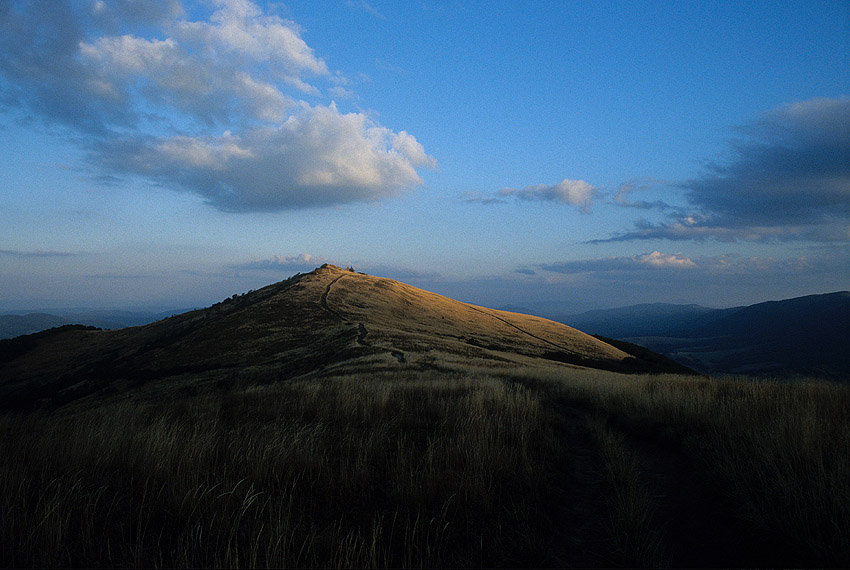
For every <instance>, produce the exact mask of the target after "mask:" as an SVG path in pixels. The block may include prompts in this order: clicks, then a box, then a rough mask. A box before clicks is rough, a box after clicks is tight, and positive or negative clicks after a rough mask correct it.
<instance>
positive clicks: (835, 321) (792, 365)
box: [555, 291, 850, 379]
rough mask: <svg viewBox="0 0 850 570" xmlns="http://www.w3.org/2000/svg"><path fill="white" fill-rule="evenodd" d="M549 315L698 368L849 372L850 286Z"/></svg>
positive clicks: (822, 373)
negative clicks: (711, 304) (722, 302)
mask: <svg viewBox="0 0 850 570" xmlns="http://www.w3.org/2000/svg"><path fill="white" fill-rule="evenodd" d="M555 320H557V321H559V322H563V323H565V324H568V325H570V326H572V327H575V328H577V329H579V330H583V331H585V332H587V333H591V334H598V335H602V336H606V337H611V338H614V339H619V340H624V341H628V342H631V343H634V344H638V345H640V346H645V347H646V348H649V349H650V350H653V351H655V352H658V353H661V354H663V355H665V356H667V357H669V358H671V359H673V360H675V361H677V362H679V363H681V364H684V365H686V366H688V367H690V368H693V369H695V370H698V371H702V372H707V373H742V374H756V375H789V374H791V375H793V374H804V375H814V376H819V377H826V378H834V379H850V291H840V292H836V293H828V294H824V295H808V296H805V297H797V298H794V299H787V300H784V301H769V302H766V303H758V304H756V305H750V306H743V307H733V308H730V309H709V308H706V307H701V306H699V305H668V304H658V303H657V304H647V305H632V306H629V307H621V308H617V309H607V310H595V311H588V312H585V313H580V314H576V315H567V316H562V317H557V318H556V319H555Z"/></svg>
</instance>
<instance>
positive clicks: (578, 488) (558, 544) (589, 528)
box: [551, 406, 617, 568]
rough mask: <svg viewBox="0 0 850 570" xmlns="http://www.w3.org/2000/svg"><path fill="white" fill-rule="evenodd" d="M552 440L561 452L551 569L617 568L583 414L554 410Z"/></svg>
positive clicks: (601, 480)
mask: <svg viewBox="0 0 850 570" xmlns="http://www.w3.org/2000/svg"><path fill="white" fill-rule="evenodd" d="M557 412H558V415H559V416H560V417H561V420H562V421H561V422H560V425H559V426H558V435H559V436H560V438H561V441H562V442H563V445H564V447H565V452H566V453H565V458H564V463H563V465H562V466H561V469H562V471H563V472H564V473H565V474H566V476H565V478H564V480H563V481H562V482H561V483H560V485H558V496H556V497H553V498H552V499H553V502H556V503H557V504H560V505H562V509H561V510H560V512H559V513H557V514H556V519H555V521H554V522H555V525H556V530H555V533H554V536H553V542H552V560H551V565H552V566H553V567H559V568H600V567H601V568H604V567H612V566H616V565H617V561H616V560H614V558H613V557H612V554H611V553H612V551H613V549H614V541H613V537H612V535H611V531H610V528H609V526H608V524H607V522H608V521H609V520H610V519H611V517H612V516H613V513H612V512H611V509H610V507H609V505H608V503H607V501H606V500H605V495H606V491H607V489H606V485H605V476H604V465H603V464H602V460H601V459H600V457H599V453H598V451H597V449H596V446H595V445H594V443H593V438H592V436H591V435H590V433H589V432H588V425H587V420H586V418H585V412H584V411H583V410H579V409H576V408H573V407H568V406H560V407H559V408H558V410H557Z"/></svg>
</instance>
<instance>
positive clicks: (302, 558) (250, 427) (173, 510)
mask: <svg viewBox="0 0 850 570" xmlns="http://www.w3.org/2000/svg"><path fill="white" fill-rule="evenodd" d="M0 433H2V434H3V437H2V439H1V440H0V519H2V523H0V545H1V546H0V554H2V555H0V561H2V562H3V563H4V564H6V565H8V566H99V565H108V566H146V567H151V566H169V567H173V566H210V567H237V566H251V567H258V566H267V567H291V566H297V567H304V566H309V567H316V566H337V567H338V566H344V567H386V566H396V567H397V566H405V567H423V566H442V565H466V566H469V565H474V566H478V565H503V564H531V565H539V564H540V563H542V562H543V560H544V558H545V556H546V554H547V552H546V549H545V543H546V540H545V536H546V528H547V527H546V517H545V513H544V512H543V511H545V509H544V506H545V499H546V498H545V496H542V495H541V491H540V490H541V489H544V488H545V483H546V480H547V477H548V473H547V469H548V467H547V465H548V462H549V461H550V459H551V458H552V457H553V456H556V455H557V454H558V453H559V448H558V445H557V441H556V439H555V437H554V435H553V433H552V432H551V429H550V427H549V424H547V422H546V421H545V418H544V417H543V412H542V409H541V403H540V398H539V395H538V394H536V393H534V392H532V391H530V390H528V389H525V388H523V387H522V386H517V385H511V384H507V383H505V382H502V381H499V380H495V379H487V378H474V377H473V378H446V377H440V378H435V379H422V380H418V381H408V380H392V379H391V380H375V379H368V378H330V379H325V380H315V381H309V382H301V383H291V384H275V385H269V386H262V387H249V388H246V389H243V390H239V391H236V392H233V393H229V394H224V395H210V394H208V395H203V396H197V397H192V398H186V399H183V400H179V401H174V402H168V403H163V404H161V405H139V404H133V403H125V404H122V405H119V406H112V407H108V408H104V409H98V410H93V411H90V412H86V413H77V414H73V415H68V416H61V415H54V416H53V417H46V416H38V415H33V416H5V417H2V418H0Z"/></svg>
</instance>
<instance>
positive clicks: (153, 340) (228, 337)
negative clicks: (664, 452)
mask: <svg viewBox="0 0 850 570" xmlns="http://www.w3.org/2000/svg"><path fill="white" fill-rule="evenodd" d="M448 364H454V365H458V366H461V367H463V368H464V369H469V370H470V371H473V372H475V371H478V372H481V371H486V372H488V373H493V372H495V373H498V371H500V370H510V369H517V368H522V369H526V370H528V369H532V370H533V369H535V368H540V369H547V370H551V369H552V368H559V369H564V368H571V367H584V368H596V369H602V370H609V371H616V372H626V373H629V372H685V373H689V372H690V371H689V370H687V369H686V368H684V367H682V366H681V365H678V364H676V363H674V362H672V361H670V360H668V359H666V358H663V357H661V356H659V355H655V354H652V353H649V352H648V351H646V350H644V349H641V348H640V347H635V346H632V345H629V344H627V343H620V342H616V343H609V342H606V341H605V340H602V339H599V338H595V337H593V336H591V335H588V334H585V333H583V332H581V331H578V330H576V329H574V328H571V327H569V326H566V325H564V324H561V323H557V322H554V321H551V320H547V319H543V318H540V317H534V316H530V315H523V314H519V313H511V312H507V311H498V310H494V309H488V308H485V307H478V306H475V305H469V304H466V303H461V302H459V301H455V300H452V299H449V298H447V297H443V296H441V295H437V294H434V293H429V292H427V291H423V290H421V289H417V288H415V287H412V286H410V285H406V284H404V283H400V282H398V281H393V280H391V279H384V278H379V277H373V276H370V275H365V274H361V273H355V272H353V271H348V270H342V269H340V268H339V267H335V266H332V265H324V266H322V267H321V268H318V269H316V270H315V271H312V272H310V273H307V274H305V275H296V276H295V277H292V278H290V279H288V280H286V281H282V282H280V283H276V284H274V285H270V286H268V287H265V288H263V289H259V290H257V291H252V292H250V293H246V294H244V295H241V296H239V295H234V296H233V297H231V298H229V299H226V300H224V301H222V302H220V303H217V304H215V305H213V306H212V307H209V308H206V309H200V310H195V311H190V312H187V313H183V314H180V315H177V316H172V317H169V318H166V319H163V320H160V321H157V322H154V323H150V324H147V325H143V326H136V327H129V328H123V329H119V330H91V329H89V328H86V327H83V326H78V325H77V326H70V325H68V326H64V327H60V328H58V329H51V330H46V331H42V332H39V333H35V334H31V335H26V336H20V337H16V338H13V339H6V340H2V341H0V379H2V381H0V403H2V404H3V405H5V406H6V407H17V408H31V407H33V406H36V405H50V406H58V405H62V404H65V403H69V402H72V401H75V400H79V399H83V398H89V397H94V398H104V397H123V396H122V394H126V393H128V391H132V392H133V393H135V394H136V395H137V396H138V395H139V394H146V396H145V397H149V398H154V399H161V398H163V397H168V396H167V394H168V393H169V392H173V391H174V390H180V391H182V392H180V393H187V392H188V393H192V392H193V391H195V390H202V389H205V388H204V386H209V385H211V384H212V385H216V386H226V385H228V384H232V383H233V382H236V381H238V380H239V379H240V378H248V377H250V378H251V379H252V381H256V382H260V383H263V382H275V381H277V380H281V379H287V378H295V377H299V376H316V375H320V376H321V375H323V374H331V373H333V374H359V373H363V374H370V375H371V374H380V373H385V372H389V373H394V372H395V371H403V370H411V369H413V370H441V369H442V368H443V367H445V366H446V365H448Z"/></svg>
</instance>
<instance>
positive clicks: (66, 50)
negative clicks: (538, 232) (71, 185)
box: [0, 0, 436, 211]
mask: <svg viewBox="0 0 850 570" xmlns="http://www.w3.org/2000/svg"><path fill="white" fill-rule="evenodd" d="M212 5H213V6H214V10H213V12H212V13H211V15H209V17H208V18H207V19H198V20H189V19H186V17H185V15H183V14H184V13H183V11H182V7H181V6H180V4H179V2H174V1H172V2H168V3H167V5H163V6H160V7H159V8H158V9H156V10H154V9H145V8H144V6H142V5H141V4H138V3H136V2H135V1H134V0H117V1H116V2H107V1H106V0H100V1H99V2H95V3H93V4H92V5H91V6H90V12H91V16H92V17H93V18H94V21H95V22H97V21H100V20H104V18H105V19H109V18H112V17H113V16H115V17H116V18H117V16H116V15H120V14H123V13H127V14H132V15H133V16H132V17H131V18H130V17H128V18H129V20H128V22H127V23H123V24H121V26H122V28H121V29H122V31H131V32H132V33H123V34H122V35H116V34H110V33H105V34H103V33H101V34H99V32H100V31H102V30H98V29H88V30H83V29H82V25H83V24H84V23H85V22H84V21H82V20H80V21H75V20H74V18H75V17H78V15H79V14H78V12H76V11H74V10H71V9H70V8H69V7H68V6H67V5H65V4H64V3H62V2H60V1H59V0H55V1H54V2H50V3H47V4H46V6H45V7H44V8H43V9H42V8H40V7H37V6H35V5H30V4H28V5H23V6H13V7H10V8H6V9H4V8H3V5H2V4H0V13H3V14H5V16H6V17H5V18H4V19H5V21H0V50H2V51H3V52H4V57H3V58H0V80H7V81H6V83H8V85H9V86H10V87H9V92H10V93H13V94H14V97H8V98H7V100H16V101H17V102H18V103H19V104H25V105H28V106H29V107H30V109H32V110H33V111H35V112H37V113H39V114H40V115H41V116H42V117H44V118H45V119H47V120H50V121H56V122H61V123H64V124H66V125H70V126H71V127H72V128H74V129H76V130H77V131H79V132H80V133H84V134H86V137H84V139H83V138H81V139H80V140H86V141H90V142H87V143H86V144H87V145H88V147H89V148H88V150H89V158H90V161H91V163H92V164H94V165H96V166H97V167H99V168H100V169H101V172H100V173H99V174H100V175H101V176H118V177H120V176H121V175H122V174H136V175H141V176H145V177H149V178H152V179H154V180H156V181H157V182H158V183H160V184H162V185H164V186H167V187H179V188H182V189H186V190H189V191H191V192H195V193H197V194H199V195H201V196H202V197H204V198H206V200H207V201H208V203H210V204H212V205H213V206H215V207H217V208H219V209H221V210H225V211H272V210H280V209H287V208H303V207H312V206H328V205H333V204H341V203H348V202H355V201H372V200H379V199H382V198H386V197H389V196H395V195H398V194H400V193H402V192H404V191H405V190H407V189H410V188H411V187H413V186H416V185H418V184H421V182H422V180H421V178H420V177H419V175H418V174H417V172H416V169H417V168H419V167H434V166H435V164H436V162H435V160H434V158H433V157H431V156H429V155H428V154H427V153H426V152H425V149H424V148H423V147H422V145H421V144H420V143H419V142H418V141H417V140H416V138H415V137H414V136H413V135H411V134H409V133H407V132H406V131H403V130H402V131H399V132H398V133H396V132H393V131H392V130H390V129H388V128H386V127H383V126H381V125H380V124H378V123H377V122H375V121H374V120H372V119H370V118H369V117H367V116H366V115H364V114H362V113H345V112H341V111H339V110H338V109H337V107H336V104H335V103H333V102H326V103H317V102H315V101H312V102H311V101H305V100H300V99H298V98H297V97H303V96H305V94H307V95H311V96H315V97H320V96H321V92H320V89H319V87H318V85H314V84H313V83H311V81H313V80H317V81H324V82H325V84H331V87H330V88H331V89H334V88H336V89H337V90H338V91H337V94H346V95H353V94H351V93H350V92H347V91H346V92H342V91H339V89H344V88H343V87H341V86H340V85H341V83H344V77H343V76H342V75H341V74H340V73H339V72H331V71H329V69H328V67H327V65H326V63H325V62H324V60H322V59H321V58H320V57H318V56H317V55H316V54H315V53H314V51H313V49H312V48H310V46H308V45H307V43H306V42H305V41H304V40H303V38H302V37H301V31H300V29H299V28H298V26H297V25H296V24H295V23H294V22H292V21H289V20H285V19H282V18H280V17H277V16H274V15H267V14H266V13H265V12H264V11H263V9H261V7H260V6H258V5H257V4H255V3H253V2H251V1H249V0H212ZM110 15H111V16H110ZM108 17H109V18H108ZM99 18H100V20H99ZM114 19H115V18H113V20H114ZM104 21H105V20H104ZM110 21H112V20H110ZM134 23H139V24H140V25H139V26H136V27H135V28H134V27H133V25H134ZM142 24H143V25H142ZM107 27H108V26H107ZM128 27H129V28H130V29H129V30H128V29H127V28H128ZM111 29H112V28H109V30H111ZM109 30H108V31H109ZM0 85H2V83H0Z"/></svg>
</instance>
